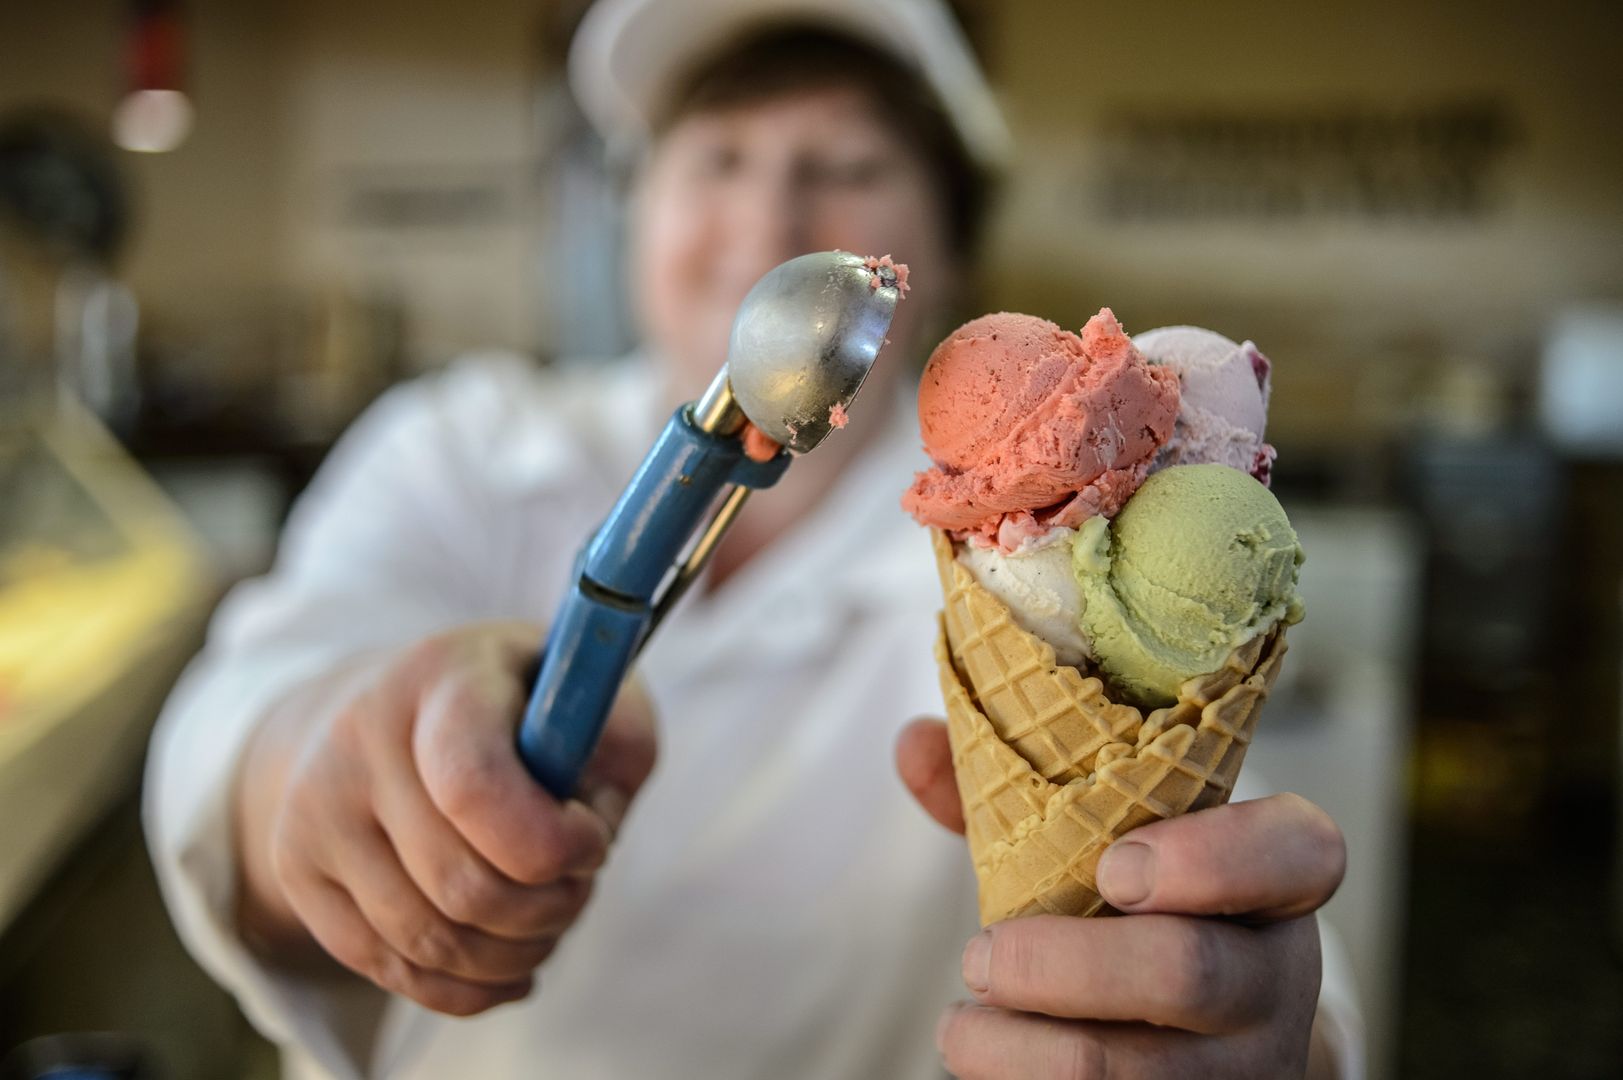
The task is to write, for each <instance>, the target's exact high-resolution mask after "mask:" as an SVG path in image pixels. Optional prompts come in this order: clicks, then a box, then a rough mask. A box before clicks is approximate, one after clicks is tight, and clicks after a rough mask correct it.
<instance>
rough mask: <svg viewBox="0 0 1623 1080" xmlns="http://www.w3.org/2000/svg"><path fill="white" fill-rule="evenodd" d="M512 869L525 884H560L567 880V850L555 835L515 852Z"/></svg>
mask: <svg viewBox="0 0 1623 1080" xmlns="http://www.w3.org/2000/svg"><path fill="white" fill-rule="evenodd" d="M514 855H515V857H514V860H513V863H514V865H513V869H514V871H515V873H516V874H517V876H518V880H519V881H520V882H522V883H523V884H525V885H561V884H562V883H563V882H564V881H566V880H569V879H568V877H567V876H566V871H567V870H568V869H569V852H568V851H567V850H566V848H565V846H564V843H563V841H562V840H561V839H559V838H558V837H556V836H553V837H550V838H547V839H544V840H542V841H539V842H537V843H535V844H532V845H530V846H529V847H527V848H526V849H525V850H524V851H520V852H515V853H514Z"/></svg>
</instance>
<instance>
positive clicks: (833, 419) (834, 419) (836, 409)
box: [828, 401, 851, 428]
mask: <svg viewBox="0 0 1623 1080" xmlns="http://www.w3.org/2000/svg"><path fill="white" fill-rule="evenodd" d="M850 422H851V418H850V417H849V416H847V415H846V412H845V406H844V405H841V404H840V403H839V402H838V401H836V402H835V403H834V404H832V405H830V406H829V407H828V426H829V427H831V428H843V427H844V426H845V425H847V424H849V423H850Z"/></svg>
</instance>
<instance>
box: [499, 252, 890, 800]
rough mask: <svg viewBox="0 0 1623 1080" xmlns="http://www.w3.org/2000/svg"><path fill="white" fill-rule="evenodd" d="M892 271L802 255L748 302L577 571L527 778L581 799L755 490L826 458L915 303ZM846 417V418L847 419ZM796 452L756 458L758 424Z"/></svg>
mask: <svg viewBox="0 0 1623 1080" xmlns="http://www.w3.org/2000/svg"><path fill="white" fill-rule="evenodd" d="M898 284H899V283H898V280H897V275H896V271H895V270H893V269H892V268H891V267H890V266H889V265H885V264H877V265H876V263H875V260H871V259H863V258H862V257H861V256H858V255H852V254H850V253H848V252H843V251H825V252H817V253H814V254H811V255H802V256H800V257H799V258H795V259H790V260H789V261H788V262H786V263H783V264H781V265H780V266H777V267H775V268H774V269H772V270H771V271H769V272H768V273H767V274H766V276H765V277H763V278H761V280H760V281H758V282H756V284H755V286H754V288H752V289H750V291H749V294H748V295H747V296H745V297H744V302H743V304H742V305H741V306H740V307H739V309H738V315H737V317H736V318H734V320H733V329H732V338H731V340H730V342H729V343H728V347H727V362H726V363H725V364H724V365H723V366H722V369H721V371H720V372H718V373H717V375H716V377H715V379H714V381H712V382H711V384H710V387H709V389H707V390H706V391H705V392H704V396H703V397H701V398H699V400H698V401H696V402H690V403H689V404H687V405H683V406H682V407H681V408H679V409H677V410H676V414H675V415H674V416H672V417H671V419H670V421H669V422H668V423H667V424H666V425H665V430H664V431H663V432H661V433H660V436H659V438H658V439H656V440H655V442H654V445H653V448H652V449H650V450H649V451H648V456H647V457H645V458H644V459H643V462H642V464H641V465H640V466H638V468H637V471H636V473H635V475H633V476H632V478H631V482H630V483H629V484H628V485H627V486H626V489H625V491H623V492H622V493H621V494H620V499H619V501H618V502H616V503H615V504H614V509H613V510H611V511H609V515H608V517H607V518H606V519H605V520H604V522H603V524H602V525H601V526H599V527H598V529H597V532H596V533H594V534H593V535H592V537H591V538H590V539H589V540H588V541H587V542H586V545H585V547H584V548H583V549H582V550H581V552H580V555H579V556H578V557H577V558H576V562H575V570H574V575H575V580H574V581H573V583H572V584H571V586H570V589H569V592H568V594H567V595H566V596H565V598H564V601H563V604H562V606H561V607H560V608H559V610H558V613H557V615H556V617H555V618H554V619H553V622H552V628H551V630H550V632H549V633H548V635H547V641H546V646H545V648H544V650H543V652H542V656H541V669H540V674H539V676H538V677H537V679H536V683H535V687H534V689H533V690H532V692H531V695H530V701H529V705H528V707H527V708H526V709H525V712H524V720H523V723H522V724H521V726H520V728H519V734H518V750H519V756H520V757H521V758H523V760H524V764H525V766H526V768H528V769H529V771H530V773H531V775H533V776H534V777H535V778H536V780H538V781H539V782H540V783H541V784H542V786H544V787H545V788H546V789H547V790H548V791H550V792H551V793H552V794H553V795H554V796H556V797H557V798H559V799H566V798H568V797H570V796H571V795H573V794H574V791H575V785H576V782H577V781H578V780H579V778H580V773H581V770H582V768H584V767H585V765H586V762H587V760H588V759H589V758H590V757H591V754H592V750H593V748H594V747H596V745H597V740H598V736H599V735H600V734H601V732H602V730H603V722H604V720H606V719H607V717H608V714H609V706H610V705H611V704H612V703H613V702H614V698H615V695H616V694H617V693H618V691H619V689H620V683H621V681H622V680H624V678H625V675H626V671H627V669H628V668H629V667H630V666H631V662H632V660H634V659H635V658H636V656H637V653H638V652H639V651H640V650H641V649H642V647H643V645H644V644H645V643H646V642H647V641H648V638H649V636H650V635H651V634H653V632H654V630H655V629H656V628H657V627H658V626H659V623H660V620H662V619H663V618H664V617H665V616H666V615H667V614H668V613H669V612H670V610H671V608H672V607H673V606H675V604H676V602H677V600H679V599H680V598H681V596H682V594H683V593H684V592H685V591H686V590H687V588H688V586H690V585H692V584H693V581H694V579H695V578H696V577H698V575H699V573H700V572H701V571H702V570H703V569H704V567H705V564H706V563H707V562H708V561H709V559H710V556H711V555H712V554H713V553H714V552H715V550H716V545H717V543H718V542H719V541H720V540H721V537H722V535H723V534H724V533H726V531H727V528H728V526H730V525H731V524H732V522H733V520H734V518H736V517H737V516H738V511H739V510H740V509H741V508H742V507H743V505H744V501H745V499H747V498H748V497H749V493H750V492H751V491H752V490H754V489H756V488H766V487H771V486H772V485H773V484H775V483H777V481H778V478H779V477H781V476H782V475H783V474H784V471H785V470H786V469H788V467H789V464H790V461H791V455H790V451H793V452H794V453H797V454H803V453H806V452H808V451H810V450H812V449H814V448H815V447H816V446H817V445H818V444H819V443H821V442H822V441H823V439H824V438H825V437H826V436H827V435H828V433H829V431H830V430H831V429H832V427H833V426H834V425H833V421H832V420H831V417H830V413H831V411H834V412H835V415H838V414H839V412H840V411H843V410H844V408H845V407H846V406H847V405H849V404H850V403H851V400H852V399H853V398H854V397H856V394H857V390H858V389H860V388H861V386H862V382H863V380H864V379H865V378H867V376H868V371H869V369H871V368H872V367H873V363H874V358H875V356H877V355H878V353H879V348H880V346H881V345H883V344H884V341H885V333H886V331H888V330H889V329H890V322H891V317H892V316H893V315H894V314H895V312H896V303H897V301H898V300H899V299H900V289H899V288H898ZM836 407H837V409H836ZM746 422H748V423H751V424H754V425H755V426H756V427H757V428H759V429H760V430H761V432H762V433H763V434H764V435H766V436H767V437H768V438H771V439H773V440H774V441H776V442H778V443H779V444H780V445H781V446H783V447H784V448H785V449H782V450H780V451H779V452H778V454H777V455H776V456H775V457H773V458H772V459H771V460H770V461H765V462H757V461H752V460H751V459H750V458H748V457H746V456H745V454H744V443H743V438H742V434H743V431H744V426H745V423H746Z"/></svg>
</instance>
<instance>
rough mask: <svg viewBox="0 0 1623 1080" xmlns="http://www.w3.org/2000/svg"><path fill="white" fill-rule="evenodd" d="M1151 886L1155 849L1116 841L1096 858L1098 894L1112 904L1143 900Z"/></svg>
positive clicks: (1145, 845)
mask: <svg viewBox="0 0 1623 1080" xmlns="http://www.w3.org/2000/svg"><path fill="white" fill-rule="evenodd" d="M1154 888H1155V849H1154V848H1152V847H1150V846H1149V845H1148V844H1141V843H1139V842H1138V841H1136V840H1127V841H1122V840H1118V841H1116V842H1115V843H1114V844H1111V845H1110V847H1109V848H1107V849H1106V850H1105V853H1104V857H1103V858H1101V859H1100V860H1099V895H1100V896H1103V897H1104V898H1105V899H1106V900H1107V901H1109V902H1110V903H1111V904H1113V905H1115V906H1116V907H1131V906H1132V905H1134V904H1141V903H1143V902H1144V901H1145V900H1146V899H1147V898H1148V897H1149V895H1150V890H1152V889H1154Z"/></svg>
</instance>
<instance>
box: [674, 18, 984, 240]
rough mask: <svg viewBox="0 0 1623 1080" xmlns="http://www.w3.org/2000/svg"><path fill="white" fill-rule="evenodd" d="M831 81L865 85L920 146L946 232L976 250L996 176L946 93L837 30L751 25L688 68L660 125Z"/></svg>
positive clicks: (901, 133) (900, 135)
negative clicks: (974, 152)
mask: <svg viewBox="0 0 1623 1080" xmlns="http://www.w3.org/2000/svg"><path fill="white" fill-rule="evenodd" d="M831 86H840V87H844V86H857V87H862V88H865V89H866V90H867V91H868V94H869V97H870V98H871V99H872V101H873V106H874V111H875V114H876V115H877V116H878V117H879V119H880V121H881V122H882V123H883V124H884V125H885V126H886V127H887V128H889V129H890V131H891V132H892V134H893V135H894V136H895V137H896V138H897V139H899V140H900V141H901V142H902V143H903V144H904V145H906V146H907V147H908V148H909V149H910V150H912V151H913V153H915V154H917V155H918V158H919V160H920V161H922V162H923V163H924V166H925V171H926V173H927V174H928V175H929V177H930V179H931V180H932V181H933V182H934V183H935V184H936V186H937V190H938V191H939V193H940V195H941V206H942V208H943V211H944V216H945V221H944V222H943V225H945V227H946V232H947V238H948V242H949V243H950V244H951V246H952V249H953V251H954V252H956V253H957V254H959V255H968V254H970V253H972V252H973V251H974V250H975V247H976V245H977V244H978V243H979V241H980V234H981V229H982V226H983V223H984V221H985V218H986V208H987V204H988V202H989V200H990V196H991V178H990V176H988V174H987V173H986V171H985V170H983V169H982V168H981V167H980V166H979V165H978V164H976V162H975V160H974V158H973V157H971V156H970V153H969V151H968V149H967V148H966V147H965V146H964V143H963V140H962V139H961V138H960V137H959V135H958V131H957V129H956V128H955V127H953V124H952V121H951V120H950V119H948V117H947V114H946V111H945V110H944V109H943V108H942V107H941V102H940V101H939V100H938V99H937V98H936V96H935V95H934V94H933V93H932V92H931V91H930V89H929V87H928V86H927V85H926V84H925V81H924V79H923V77H922V76H921V75H920V74H919V73H918V71H917V70H916V69H914V68H913V66H912V65H910V64H908V63H906V62H904V61H903V60H902V59H901V58H899V57H897V56H896V55H894V54H892V53H890V52H887V51H885V50H884V49H881V48H879V47H877V46H875V45H871V44H869V43H867V42H865V41H862V40H860V39H858V38H855V37H851V36H849V35H847V34H842V33H840V32H839V31H837V30H830V29H828V28H827V27H824V26H820V25H814V24H805V25H800V24H789V25H785V24H781V23H774V24H773V25H772V26H770V27H767V28H762V29H758V30H754V31H747V32H745V33H744V34H742V35H740V36H738V37H736V38H734V39H733V40H732V41H731V42H729V43H728V44H726V45H725V46H723V47H721V48H719V49H717V50H715V51H714V52H712V53H711V54H710V55H709V56H708V57H706V58H705V59H703V60H700V61H699V62H698V63H696V64H694V65H693V67H692V68H690V69H689V71H688V73H687V75H686V77H685V78H683V79H682V80H680V81H679V82H678V84H677V88H676V92H675V93H674V94H672V95H671V96H670V98H669V99H668V100H667V101H666V103H665V107H664V109H663V110H662V112H661V113H660V114H659V115H658V116H656V117H655V118H654V130H655V133H656V134H664V133H665V132H666V131H667V130H669V129H670V127H671V125H673V124H674V123H675V122H676V121H677V120H679V119H681V118H682V117H684V116H687V115H689V114H692V113H695V112H703V111H709V110H713V109H725V108H730V107H733V106H737V105H744V104H747V103H749V102H757V101H762V100H767V99H771V98H776V97H782V96H784V95H787V94H791V93H795V92H797V91H803V90H811V89H824V88H826V87H831Z"/></svg>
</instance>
